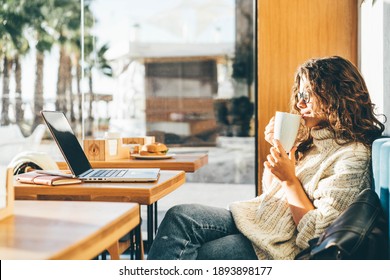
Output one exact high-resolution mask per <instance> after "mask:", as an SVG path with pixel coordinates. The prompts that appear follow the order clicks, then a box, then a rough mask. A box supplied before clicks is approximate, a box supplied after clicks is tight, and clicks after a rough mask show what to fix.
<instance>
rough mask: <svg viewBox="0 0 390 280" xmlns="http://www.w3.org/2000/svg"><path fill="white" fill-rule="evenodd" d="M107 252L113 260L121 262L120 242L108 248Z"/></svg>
mask: <svg viewBox="0 0 390 280" xmlns="http://www.w3.org/2000/svg"><path fill="white" fill-rule="evenodd" d="M107 251H108V253H109V254H110V256H111V259H112V260H119V259H120V253H119V241H116V242H115V243H114V244H112V245H111V246H110V247H108V248H107Z"/></svg>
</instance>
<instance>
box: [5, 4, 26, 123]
mask: <svg viewBox="0 0 390 280" xmlns="http://www.w3.org/2000/svg"><path fill="white" fill-rule="evenodd" d="M0 7H1V8H0V18H1V19H2V24H1V25H0V58H1V59H2V64H3V69H2V72H3V88H2V112H1V125H8V124H9V123H10V118H9V105H10V100H9V96H10V88H9V83H10V71H11V69H12V65H13V64H15V72H16V73H15V78H16V86H17V88H16V90H17V94H16V111H17V112H18V114H17V116H16V120H17V122H18V123H20V122H21V121H22V119H23V114H22V113H20V110H19V109H21V86H20V84H21V72H20V64H19V54H23V53H26V52H27V50H28V44H27V40H25V39H24V37H23V29H24V26H25V24H26V23H27V19H26V17H24V16H23V13H22V12H21V3H19V2H18V1H15V0H3V1H2V2H1V4H0Z"/></svg>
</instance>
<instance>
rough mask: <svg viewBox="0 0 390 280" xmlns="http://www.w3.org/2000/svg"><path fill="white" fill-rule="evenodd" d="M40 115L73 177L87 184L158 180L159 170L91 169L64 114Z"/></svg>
mask: <svg viewBox="0 0 390 280" xmlns="http://www.w3.org/2000/svg"><path fill="white" fill-rule="evenodd" d="M41 115H42V117H43V119H44V121H45V123H46V125H47V126H48V128H49V130H50V133H51V135H52V136H53V138H54V140H55V141H56V143H57V145H58V147H59V149H60V150H61V153H62V155H63V156H64V158H65V160H66V162H67V163H68V166H69V168H70V170H71V172H72V174H73V177H75V178H79V179H81V180H83V181H87V182H88V181H93V182H153V181H156V180H157V179H158V177H159V174H160V169H159V168H123V169H93V168H92V166H91V164H90V162H89V160H88V158H87V156H86V155H85V153H84V151H83V149H82V148H81V145H80V143H79V141H78V140H77V138H76V135H75V134H74V133H73V130H72V128H71V126H70V124H69V121H68V120H67V118H66V116H65V114H64V113H63V112H59V111H41Z"/></svg>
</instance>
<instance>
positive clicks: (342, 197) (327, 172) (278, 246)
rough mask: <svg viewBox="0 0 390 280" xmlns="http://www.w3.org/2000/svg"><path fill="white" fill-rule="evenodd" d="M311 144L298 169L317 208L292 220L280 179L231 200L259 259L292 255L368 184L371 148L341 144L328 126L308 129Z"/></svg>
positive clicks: (238, 220)
mask: <svg viewBox="0 0 390 280" xmlns="http://www.w3.org/2000/svg"><path fill="white" fill-rule="evenodd" d="M311 134H312V136H313V138H314V141H313V144H314V147H312V148H311V149H310V150H309V151H308V152H307V153H306V155H305V156H304V157H303V158H302V159H301V160H300V161H299V162H298V164H297V166H296V175H297V177H298V178H299V180H300V181H301V183H302V185H303V188H304V190H305V192H306V194H307V196H308V197H309V198H310V200H311V201H312V202H313V204H314V207H315V209H314V210H311V211H309V212H308V213H306V214H305V215H304V216H303V218H302V219H301V221H300V222H299V224H298V226H296V225H295V223H294V221H293V218H292V214H291V212H290V208H289V205H288V202H287V199H286V196H285V192H284V190H283V188H281V184H280V183H279V182H278V181H277V180H275V179H274V180H273V181H272V183H271V184H270V185H269V186H266V185H265V184H264V183H263V193H262V195H260V196H258V197H256V198H255V199H252V200H249V201H239V202H235V203H233V204H231V205H230V210H231V212H232V214H233V218H234V221H235V223H236V225H237V227H238V229H239V230H240V231H241V232H242V233H243V234H244V235H245V236H246V237H247V238H249V240H251V241H252V244H253V246H254V248H255V251H256V254H257V256H258V258H259V259H293V258H294V257H295V256H296V254H298V253H299V252H300V251H301V250H302V249H304V248H306V247H307V246H308V241H309V240H310V239H311V238H313V237H317V236H319V235H320V234H321V233H322V232H323V231H324V230H325V229H326V228H327V227H328V226H329V225H330V224H331V223H332V221H334V220H335V218H336V217H337V216H338V215H339V214H340V213H341V212H342V211H343V210H344V209H345V208H346V207H347V206H348V205H349V204H351V203H352V202H353V200H354V199H355V197H356V196H357V195H358V193H359V192H360V191H361V190H363V189H364V188H369V187H370V185H371V166H370V158H371V151H370V149H369V148H367V147H366V146H364V145H363V144H360V143H351V144H348V145H344V146H340V145H338V144H337V143H336V142H335V141H334V140H333V135H332V133H331V132H330V131H329V130H326V129H320V130H313V131H312V132H311Z"/></svg>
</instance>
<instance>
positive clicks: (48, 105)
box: [0, 0, 256, 204]
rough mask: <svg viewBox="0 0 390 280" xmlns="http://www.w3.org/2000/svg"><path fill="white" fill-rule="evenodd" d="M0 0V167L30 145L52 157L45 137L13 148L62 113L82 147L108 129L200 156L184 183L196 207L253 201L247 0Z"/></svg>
mask: <svg viewBox="0 0 390 280" xmlns="http://www.w3.org/2000/svg"><path fill="white" fill-rule="evenodd" d="M0 3H1V4H0V5H1V8H0V22H1V24H0V61H1V63H0V71H1V75H0V89H1V104H0V110H1V127H2V128H7V129H8V128H10V127H11V126H14V127H17V128H18V130H19V131H18V132H17V133H19V134H18V135H17V136H12V137H11V135H10V134H9V137H5V138H6V140H4V139H2V140H0V141H3V140H4V141H3V142H4V145H9V146H7V148H6V149H3V147H5V146H4V145H3V143H0V151H1V153H2V154H3V150H6V151H10V150H12V153H11V154H10V155H8V156H7V158H5V157H2V161H4V163H5V162H7V161H9V160H10V158H11V157H12V155H15V153H17V152H19V151H22V150H25V149H32V148H34V149H37V150H43V151H49V152H50V153H51V155H52V156H53V157H61V155H60V153H59V151H58V149H57V148H56V146H55V144H54V143H53V142H52V141H51V138H50V136H49V135H48V134H46V135H43V137H42V135H41V137H33V138H34V139H35V141H36V142H34V143H38V144H39V145H37V146H32V145H30V144H28V145H27V146H26V145H25V144H26V142H23V143H22V142H21V143H15V142H16V141H14V139H15V137H17V138H18V139H20V140H23V141H25V140H26V139H27V138H29V136H30V135H31V134H32V133H33V132H34V131H36V128H37V127H38V126H39V124H41V123H42V120H41V117H40V115H39V111H40V110H42V109H49V110H60V111H63V112H65V114H66V115H67V117H68V119H69V120H70V122H71V124H72V127H73V129H74V131H75V132H76V134H77V136H78V137H79V139H80V141H81V140H82V139H83V138H99V137H103V136H104V134H105V132H107V131H115V132H120V133H121V135H122V136H123V137H127V136H145V135H148V136H155V138H156V141H159V142H163V143H165V144H167V145H168V147H169V149H170V151H172V152H173V153H194V152H198V153H199V152H204V153H208V156H209V163H208V165H207V166H205V167H203V168H201V169H200V170H198V171H197V172H195V173H192V174H188V175H187V184H186V186H188V185H191V184H192V185H191V186H192V188H191V190H189V191H197V192H198V193H199V201H203V202H207V201H206V197H208V198H209V199H215V198H212V197H213V195H212V192H213V190H215V197H216V199H217V200H218V199H219V198H220V199H221V204H225V203H227V200H237V199H245V198H250V197H253V196H254V195H255V137H254V136H255V127H254V126H255V125H254V124H255V116H254V112H255V108H254V104H255V96H256V95H255V86H254V79H253V77H254V67H253V65H254V34H255V33H256V32H255V31H254V27H255V25H254V20H255V18H254V11H255V7H254V6H255V1H254V0H253V1H252V0H196V1H194V0H164V1H161V0H144V1H139V0H110V1H104V0H50V1H48V0H35V1H16V0H3V1H1V2H0ZM80 15H82V18H80ZM38 136H39V135H38ZM2 137H3V135H2ZM31 139H32V137H30V140H31ZM37 139H38V140H37ZM29 143H30V142H29ZM19 144H20V145H19ZM12 145H13V148H12V149H9V147H10V146H12ZM15 145H17V146H15ZM3 159H4V160H3ZM207 186H208V187H207ZM203 188H207V192H208V193H209V194H211V195H208V196H204V193H202V192H203V191H204V190H205V189H203ZM228 190H230V191H231V194H232V195H231V197H226V198H225V200H223V199H224V198H223V196H224V195H226V196H229V193H228ZM172 195H174V194H172ZM191 198H192V200H194V199H195V200H196V198H195V197H194V196H192V197H191Z"/></svg>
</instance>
